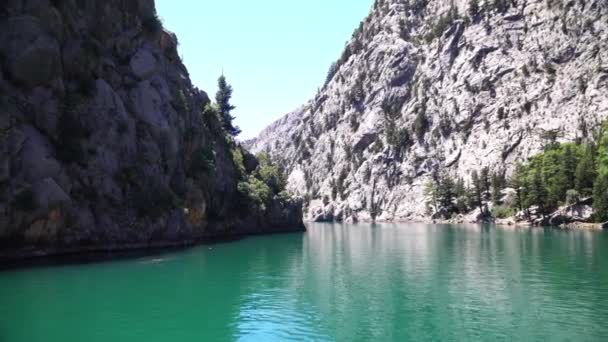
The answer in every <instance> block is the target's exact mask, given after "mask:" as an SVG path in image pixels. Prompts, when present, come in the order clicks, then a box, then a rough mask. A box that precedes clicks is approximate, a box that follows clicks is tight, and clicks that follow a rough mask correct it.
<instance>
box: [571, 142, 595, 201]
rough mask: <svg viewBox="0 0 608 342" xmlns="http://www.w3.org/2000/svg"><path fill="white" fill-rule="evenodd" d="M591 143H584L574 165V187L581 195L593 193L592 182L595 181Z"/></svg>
mask: <svg viewBox="0 0 608 342" xmlns="http://www.w3.org/2000/svg"><path fill="white" fill-rule="evenodd" d="M594 153H595V151H594V148H593V145H591V144H587V145H585V150H584V151H583V156H582V157H581V159H580V160H579V162H578V165H577V166H576V171H575V174H574V189H576V191H578V193H579V194H580V195H581V196H590V195H591V194H592V193H593V182H594V181H595V177H596V172H595V161H594Z"/></svg>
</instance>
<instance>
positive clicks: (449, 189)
mask: <svg viewBox="0 0 608 342" xmlns="http://www.w3.org/2000/svg"><path fill="white" fill-rule="evenodd" d="M437 197H438V199H439V205H440V206H441V208H443V209H445V210H446V211H447V212H452V211H453V209H454V181H453V180H452V178H450V176H449V175H444V176H443V177H441V180H440V182H439V187H438V196H437Z"/></svg>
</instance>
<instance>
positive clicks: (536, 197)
mask: <svg viewBox="0 0 608 342" xmlns="http://www.w3.org/2000/svg"><path fill="white" fill-rule="evenodd" d="M528 198H529V202H530V203H532V204H534V205H536V206H537V207H538V212H539V213H540V214H541V215H543V217H544V216H545V206H546V200H547V190H546V189H545V186H544V184H543V179H542V175H541V172H540V170H534V173H533V174H532V179H531V182H530V188H529V192H528Z"/></svg>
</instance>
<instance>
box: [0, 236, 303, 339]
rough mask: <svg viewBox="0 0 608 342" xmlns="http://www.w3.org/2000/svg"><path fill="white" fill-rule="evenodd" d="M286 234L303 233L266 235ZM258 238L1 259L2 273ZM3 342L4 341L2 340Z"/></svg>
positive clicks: (108, 260) (236, 238)
mask: <svg viewBox="0 0 608 342" xmlns="http://www.w3.org/2000/svg"><path fill="white" fill-rule="evenodd" d="M284 234H302V232H274V233H269V234H265V235H269V236H270V235H284ZM254 236H257V235H256V234H253V235H249V236H247V235H233V236H219V237H212V238H206V239H205V240H204V241H199V242H195V243H192V244H187V245H183V246H167V247H148V248H135V249H132V250H128V249H127V250H117V251H90V252H74V253H63V254H56V255H49V256H33V257H27V258H23V259H12V260H8V261H3V260H1V259H0V272H2V271H10V270H16V269H27V268H43V267H56V266H67V265H86V264H95V263H104V262H114V261H125V260H130V259H138V258H144V257H162V256H165V255H170V254H172V253H176V252H180V251H187V250H189V249H192V248H196V247H199V246H213V245H221V244H226V243H233V242H237V241H240V240H243V239H247V238H250V237H254ZM0 342H2V340H0Z"/></svg>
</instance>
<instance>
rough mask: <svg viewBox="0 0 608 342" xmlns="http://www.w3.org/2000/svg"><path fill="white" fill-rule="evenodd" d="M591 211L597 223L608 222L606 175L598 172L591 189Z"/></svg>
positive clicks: (607, 177) (607, 174) (607, 184)
mask: <svg viewBox="0 0 608 342" xmlns="http://www.w3.org/2000/svg"><path fill="white" fill-rule="evenodd" d="M593 210H594V215H595V220H596V221H597V222H606V221H608V173H606V172H600V174H599V175H598V176H597V179H596V180H595V186H594V187H593Z"/></svg>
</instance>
